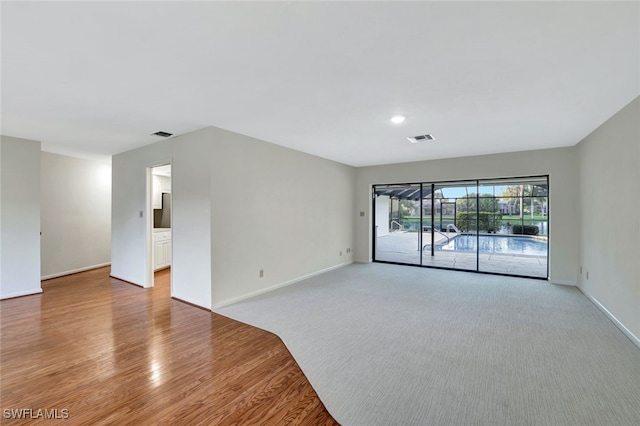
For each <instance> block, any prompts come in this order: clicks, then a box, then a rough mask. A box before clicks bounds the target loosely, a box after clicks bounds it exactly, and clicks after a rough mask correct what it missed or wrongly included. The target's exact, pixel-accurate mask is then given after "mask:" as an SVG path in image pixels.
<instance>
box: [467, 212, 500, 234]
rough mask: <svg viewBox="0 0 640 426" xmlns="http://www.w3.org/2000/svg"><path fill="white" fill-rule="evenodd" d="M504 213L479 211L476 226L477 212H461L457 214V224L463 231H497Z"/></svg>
mask: <svg viewBox="0 0 640 426" xmlns="http://www.w3.org/2000/svg"><path fill="white" fill-rule="evenodd" d="M500 219H502V215H501V214H500V213H494V212H479V213H478V226H476V212H470V213H466V212H461V213H458V214H457V215H456V226H457V227H458V228H460V229H461V230H462V231H477V230H480V231H487V232H495V231H497V230H498V229H499V228H500Z"/></svg>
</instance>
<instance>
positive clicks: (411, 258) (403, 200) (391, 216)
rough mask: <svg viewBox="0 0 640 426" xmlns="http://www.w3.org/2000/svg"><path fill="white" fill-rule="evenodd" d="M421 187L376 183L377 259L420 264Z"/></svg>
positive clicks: (375, 254) (375, 231)
mask: <svg viewBox="0 0 640 426" xmlns="http://www.w3.org/2000/svg"><path fill="white" fill-rule="evenodd" d="M420 188H421V185H420V184H410V185H375V186H374V188H373V189H374V193H373V197H374V213H375V222H374V246H375V247H374V256H373V259H374V260H376V261H382V262H394V263H406V264H410V265H420V247H421V246H420V243H421V241H422V235H421V232H420V231H421V229H422V228H421V217H420V212H421V209H420V191H421V189H420Z"/></svg>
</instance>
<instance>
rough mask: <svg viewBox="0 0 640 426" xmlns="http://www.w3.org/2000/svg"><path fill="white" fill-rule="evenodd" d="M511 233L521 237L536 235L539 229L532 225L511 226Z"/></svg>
mask: <svg viewBox="0 0 640 426" xmlns="http://www.w3.org/2000/svg"><path fill="white" fill-rule="evenodd" d="M513 233H514V234H522V235H538V234H539V233H540V228H538V227H537V226H534V225H513Z"/></svg>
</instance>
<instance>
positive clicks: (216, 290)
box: [211, 129, 355, 306]
mask: <svg viewBox="0 0 640 426" xmlns="http://www.w3.org/2000/svg"><path fill="white" fill-rule="evenodd" d="M213 131H214V141H215V143H214V153H213V155H212V157H211V211H212V216H211V217H212V234H211V241H212V253H211V255H212V257H211V264H212V280H213V287H212V303H213V305H214V306H220V305H223V304H226V303H229V302H231V301H234V300H238V299H239V298H243V297H246V296H247V295H249V294H257V293H260V292H264V291H265V290H266V289H270V288H274V287H277V286H280V285H283V284H286V283H290V282H292V281H295V280H297V279H300V278H302V277H305V276H308V275H310V274H315V273H318V272H320V271H325V270H327V269H330V268H333V267H336V266H338V265H342V264H345V263H351V262H352V261H353V251H352V252H351V253H347V249H348V248H351V249H353V247H354V246H353V243H354V238H353V236H354V235H353V225H354V222H353V217H354V207H355V195H354V187H355V169H354V168H353V167H350V166H346V165H343V164H339V163H336V162H333V161H329V160H325V159H322V158H319V157H315V156H312V155H308V154H303V153H301V152H298V151H294V150H291V149H287V148H283V147H280V146H277V145H273V144H270V143H266V142H263V141H260V140H257V139H253V138H249V137H246V136H242V135H239V134H236V133H232V132H228V131H224V130H221V129H214V130H213ZM340 252H342V255H341V254H340ZM261 269H262V270H264V277H262V278H261V277H260V276H259V271H260V270H261Z"/></svg>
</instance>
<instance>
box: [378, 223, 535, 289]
mask: <svg viewBox="0 0 640 426" xmlns="http://www.w3.org/2000/svg"><path fill="white" fill-rule="evenodd" d="M458 235H460V234H458V233H454V232H451V233H439V232H436V233H435V235H434V239H435V246H436V250H435V255H434V256H431V245H430V244H431V232H423V233H422V241H423V247H424V248H423V251H422V263H420V244H419V236H420V235H419V233H418V232H406V231H396V232H391V233H389V234H388V235H385V236H381V237H378V238H376V253H375V254H376V255H375V259H376V260H378V261H385V262H397V263H407V264H411V265H420V264H422V265H424V266H438V267H443V268H455V269H462V270H471V271H475V270H476V261H477V260H479V268H478V270H479V271H482V272H494V273H499V274H511V275H523V276H528V277H541V278H544V277H546V276H547V257H546V256H534V255H522V254H503V253H486V252H483V251H482V250H481V251H480V253H479V256H478V257H476V253H475V252H467V251H456V250H440V249H439V247H440V246H442V245H444V244H446V243H447V242H448V241H449V240H450V239H453V238H456V237H457V236H458Z"/></svg>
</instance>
